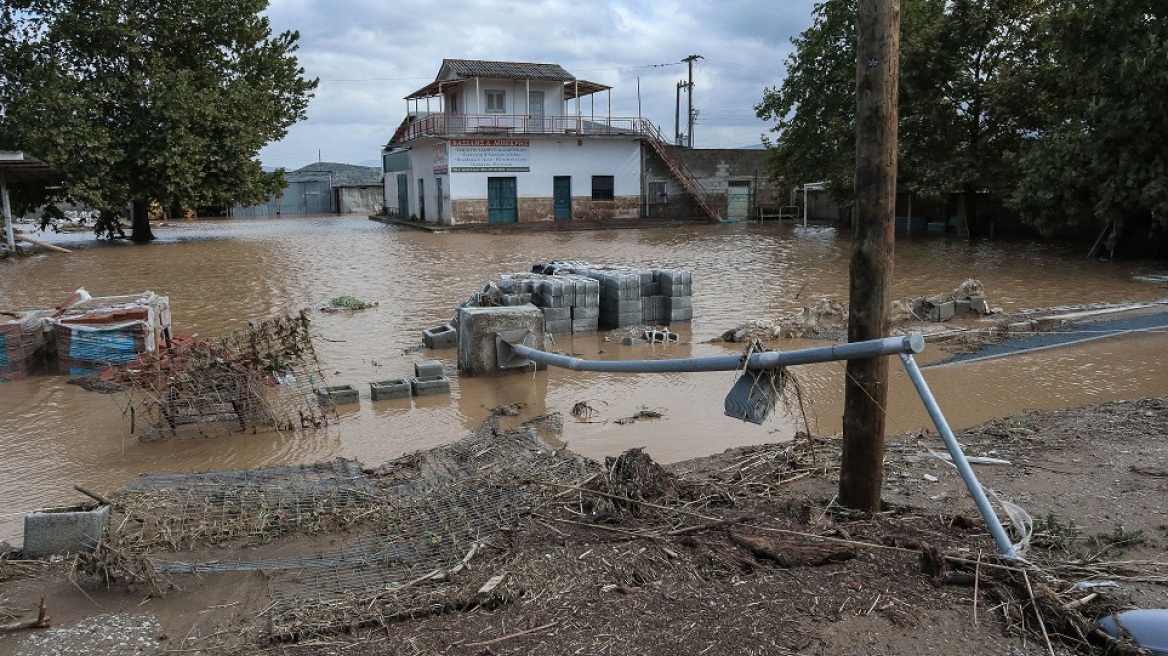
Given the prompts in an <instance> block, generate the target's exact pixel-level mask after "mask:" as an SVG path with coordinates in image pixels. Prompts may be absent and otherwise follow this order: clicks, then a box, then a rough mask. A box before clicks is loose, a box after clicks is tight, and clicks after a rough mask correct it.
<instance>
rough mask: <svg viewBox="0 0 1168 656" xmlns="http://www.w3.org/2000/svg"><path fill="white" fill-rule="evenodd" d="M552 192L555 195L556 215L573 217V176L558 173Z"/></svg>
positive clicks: (565, 217)
mask: <svg viewBox="0 0 1168 656" xmlns="http://www.w3.org/2000/svg"><path fill="white" fill-rule="evenodd" d="M552 194H553V195H554V197H555V217H556V218H557V219H570V218H572V176H569V175H557V176H556V177H555V178H553V179H552Z"/></svg>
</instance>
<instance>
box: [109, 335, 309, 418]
mask: <svg viewBox="0 0 1168 656" xmlns="http://www.w3.org/2000/svg"><path fill="white" fill-rule="evenodd" d="M107 376H108V377H110V378H111V379H112V380H113V382H118V383H121V384H122V385H123V388H124V390H125V395H126V401H125V411H126V414H127V415H128V416H129V418H130V424H131V427H130V431H131V432H132V433H138V434H140V435H141V436H143V437H145V438H147V439H150V438H161V437H168V436H173V435H177V434H179V433H180V432H187V431H193V432H196V433H198V434H201V435H208V434H223V433H234V432H244V431H253V432H254V431H259V430H268V429H275V430H289V431H300V430H303V429H306V428H317V427H320V426H322V425H324V424H325V423H327V420H328V412H329V410H328V408H326V407H322V406H321V404H320V403H319V402H318V401H317V398H316V393H315V392H316V389H317V387H319V386H320V385H322V384H323V381H324V374H323V372H322V371H321V364H320V362H319V360H318V359H317V357H316V351H315V349H314V348H313V345H312V334H311V332H310V329H309V320H308V318H307V316H305V315H304V314H303V313H302V314H300V315H299V316H296V317H291V316H281V317H275V318H272V319H267V320H264V321H258V322H249V326H248V327H247V328H245V329H242V330H239V331H236V332H233V333H230V334H228V335H226V336H224V337H221V338H217V339H195V338H185V339H180V338H176V339H175V340H173V343H172V345H171V346H170V348H166V349H160V350H158V351H156V352H151V353H145V354H143V355H142V356H141V357H140V358H139V359H137V360H135V361H133V362H131V363H129V364H128V365H127V366H125V367H122V368H118V369H115V370H112V371H111V372H109V373H108V374H107Z"/></svg>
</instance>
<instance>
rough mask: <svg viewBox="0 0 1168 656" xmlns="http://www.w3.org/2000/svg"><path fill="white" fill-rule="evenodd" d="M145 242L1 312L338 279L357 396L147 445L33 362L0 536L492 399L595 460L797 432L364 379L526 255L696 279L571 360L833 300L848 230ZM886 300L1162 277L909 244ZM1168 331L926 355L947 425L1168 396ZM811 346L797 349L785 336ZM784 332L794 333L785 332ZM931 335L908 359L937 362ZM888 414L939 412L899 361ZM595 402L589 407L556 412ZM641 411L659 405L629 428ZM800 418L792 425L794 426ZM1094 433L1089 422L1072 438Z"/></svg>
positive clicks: (344, 365)
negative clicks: (216, 432) (322, 417)
mask: <svg viewBox="0 0 1168 656" xmlns="http://www.w3.org/2000/svg"><path fill="white" fill-rule="evenodd" d="M156 234H157V235H158V236H159V241H158V242H156V243H154V244H152V245H149V246H134V245H130V244H123V243H116V244H109V243H100V242H96V241H95V240H93V239H92V237H91V236H90V235H88V234H83V235H78V236H68V235H51V236H49V237H46V240H48V241H51V242H53V243H57V244H60V245H63V246H68V247H70V248H76V249H78V250H77V252H76V253H74V254H72V255H60V254H53V255H41V256H35V257H30V258H21V259H19V260H7V261H0V309H29V308H48V307H52V306H55V305H57V304H59V303H61V302H62V301H63V300H64V299H65V298H67V297H68V296H69V294H70V293H72V292H73V291H74V290H76V289H78V288H80V287H84V288H85V289H87V290H88V291H89V292H90V293H92V294H93V295H94V296H99V295H113V294H123V293H130V292H139V291H144V290H153V291H155V292H157V293H159V294H164V295H167V296H169V297H170V304H171V308H172V313H173V326H174V330H175V331H176V332H180V333H188V334H190V333H198V334H199V335H202V336H215V335H221V334H224V333H227V332H230V331H232V330H235V329H237V328H239V327H241V326H243V325H244V322H245V320H246V319H248V318H264V317H269V316H272V315H274V314H278V313H285V312H291V313H295V312H296V311H298V310H299V309H301V308H304V307H308V306H312V305H314V304H318V303H321V302H323V301H327V300H328V299H330V298H333V297H336V296H341V295H351V296H355V297H357V298H360V299H363V300H367V301H377V302H379V304H380V305H379V306H378V307H377V308H374V309H370V310H365V311H361V312H355V313H337V314H324V313H319V312H314V313H312V314H311V315H310V316H311V318H312V320H313V327H314V330H315V331H316V332H317V334H318V336H319V338H320V339H318V341H317V352H318V355H319V356H320V357H321V359H322V360H323V362H324V367H325V371H326V372H327V373H328V374H330V380H329V383H330V384H345V383H347V384H352V385H353V386H355V387H357V388H358V389H360V390H361V391H362V400H361V403H360V405H359V406H343V407H342V408H341V409H340V410H341V412H340V418H339V421H337V422H335V423H333V424H332V425H330V426H329V427H328V428H327V429H322V430H318V431H314V432H308V433H306V434H304V435H302V436H294V435H291V434H278V433H263V434H250V433H249V434H242V435H231V436H223V437H208V438H183V439H174V440H163V441H158V442H142V441H139V440H138V439H137V438H136V437H135V436H132V435H130V434H129V431H130V426H129V421H128V420H127V419H126V418H124V417H123V414H122V408H121V406H120V405H119V402H120V401H122V400H123V399H122V397H120V396H119V395H101V394H97V393H93V392H88V391H86V390H83V389H81V388H79V387H77V386H74V385H69V384H66V382H65V377H63V376H55V375H54V376H48V375H39V376H35V377H33V378H30V379H29V380H25V381H18V382H12V383H0V454H2V456H0V539H7V540H9V541H12V542H15V543H18V542H19V541H20V533H21V530H22V529H21V527H22V521H23V519H22V516H23V513H25V512H27V511H29V510H33V509H36V508H40V507H44V506H46V505H54V504H60V503H66V502H72V501H75V500H77V499H78V495H77V494H76V493H74V492H73V491H72V487H73V485H75V484H79V485H83V486H86V487H88V488H90V489H94V490H98V491H101V492H106V491H109V490H112V489H114V488H116V487H118V486H120V485H122V484H124V483H125V482H127V481H129V480H130V479H131V478H133V477H134V476H136V475H138V474H140V473H145V472H187V471H206V470H218V469H230V468H244V467H255V466H263V465H275V464H286V463H297V462H312V461H318V460H326V459H330V458H335V457H350V458H357V459H359V460H361V461H363V462H365V463H378V462H381V461H383V460H386V459H389V458H393V457H396V456H399V455H401V454H402V453H404V452H408V451H413V450H416V449H423V448H428V447H432V446H435V445H438V444H442V443H445V442H449V441H451V440H454V439H457V438H459V437H461V436H463V435H465V434H466V433H467V432H468V431H470V430H471V429H473V428H475V427H476V426H478V425H479V424H480V423H481V422H482V421H483V419H485V418H486V417H487V416H488V415H489V414H490V409H491V408H493V407H495V406H498V405H503V404H511V403H520V404H522V405H523V410H522V414H521V416H520V417H518V418H516V419H515V420H516V421H522V420H525V419H528V418H530V417H533V416H536V415H539V414H542V413H545V412H552V411H554V412H560V413H562V414H563V415H564V416H565V424H566V426H565V430H564V438H565V439H566V441H567V442H568V443H569V445H570V447H571V448H572V449H573V450H575V451H577V452H580V453H583V454H585V455H588V456H591V457H596V458H603V457H604V456H606V455H616V454H618V453H620V452H621V451H623V450H625V449H627V448H630V447H636V446H644V447H647V450H648V452H649V453H650V454H651V455H652V456H653V457H654V458H656V459H658V460H660V461H666V462H669V461H676V460H681V459H685V458H690V457H696V456H701V455H707V454H711V453H715V452H719V451H722V450H724V449H726V448H729V447H733V446H739V445H744V444H755V443H761V442H767V441H774V440H780V439H787V438H789V437H790V436H791V435H792V433H793V432H794V431H795V430H796V422H795V421H794V420H793V419H791V418H787V417H783V416H777V417H776V418H774V419H772V420H771V421H769V422H767V423H766V424H764V425H762V426H755V425H753V424H745V423H742V422H738V421H735V420H732V419H729V418H727V417H725V416H723V414H722V400H723V397H724V396H725V394H726V392H727V391H728V390H729V389H730V386H731V385H732V384H733V382H734V378H735V376H734V374H732V373H704V374H673V375H629V374H623V375H622V374H597V373H583V372H572V371H565V370H556V369H553V370H551V371H547V372H540V373H537V374H527V375H516V376H511V377H503V378H489V379H472V378H462V377H459V378H457V379H455V380H454V384H453V393H452V396H451V397H423V398H418V399H413V400H403V401H378V402H372V401H370V399H369V386H368V383H369V381H373V380H384V379H389V378H399V377H406V376H409V375H411V374H412V363H413V362H415V361H417V360H422V359H430V358H434V357H437V358H439V359H441V360H442V361H443V362H444V363H445V364H446V365H447V367H448V369H453V368H454V367H455V365H456V358H457V356H456V353H455V351H453V350H443V351H435V352H428V351H421V352H411V350H412V348H413V347H415V346H417V345H419V344H420V341H421V337H420V332H421V330H422V329H424V328H429V327H433V326H437V325H440V324H443V323H445V322H447V321H449V320H450V318H451V316H452V315H453V313H454V307H455V305H456V304H457V303H458V302H459V301H460V300H462V299H463V298H465V297H466V296H468V295H469V294H470V293H471V292H473V291H476V290H477V289H480V288H481V287H482V285H483V284H484V283H485V282H486V281H488V280H490V279H493V278H495V277H496V276H497V275H498V274H499V273H505V272H513V271H526V270H529V269H530V267H531V265H532V264H533V263H536V262H547V261H551V260H557V259H561V260H587V261H590V262H593V263H619V264H628V265H634V266H638V267H680V268H688V269H692V270H693V273H694V285H693V287H694V321H693V323H692V324H690V325H688V326H684V325H683V326H682V327H680V328H679V331H680V332H681V333H682V343H681V344H675V345H669V346H664V345H643V346H633V347H629V346H621V345H620V344H619V343H618V342H605V341H604V340H603V335H602V334H595V335H592V334H588V335H578V336H575V337H571V336H567V337H560V338H557V345H556V350H560V351H565V352H569V353H572V354H575V355H578V356H580V357H584V358H608V359H612V358H623V359H637V358H653V357H687V356H705V355H724V354H730V353H735V352H737V351H738V350H739V347H740V346H741V345H732V344H731V345H721V344H708V343H706V342H707V341H708V340H710V339H711V338H714V337H716V336H718V335H720V334H721V333H722V332H724V331H725V330H727V329H729V328H732V327H735V326H737V325H739V324H741V323H743V322H745V321H748V320H751V319H777V318H779V317H781V316H783V315H786V314H789V313H790V312H792V311H794V310H796V309H797V308H799V307H801V306H804V305H808V304H810V303H812V302H814V300H815V299H817V298H819V297H828V298H832V299H836V300H840V301H846V298H847V288H848V280H847V278H848V261H849V258H850V243H849V242H848V241H847V240H846V239H845V238H841V237H839V236H837V235H836V234H835V232H834V231H831V230H827V229H808V230H803V229H798V228H794V227H793V226H791V225H789V224H788V225H780V224H778V223H771V224H766V225H761V226H760V225H757V224H737V225H722V226H718V225H704V224H702V225H694V226H693V227H688V228H683V229H676V228H672V229H661V228H656V229H652V228H651V229H643V230H615V231H608V232H603V231H582V232H555V233H551V232H543V233H534V234H518V233H516V234H501V235H489V234H430V233H425V232H418V231H411V230H405V229H401V228H396V227H392V226H386V225H382V224H379V223H375V222H373V221H369V220H368V219H366V218H364V217H344V218H338V217H325V218H305V219H276V220H272V219H267V220H234V221H201V222H197V223H180V224H173V225H170V226H167V227H161V228H158V229H156ZM898 239H899V241H898V242H897V245H896V260H895V282H894V285H893V295H894V297H896V298H902V297H909V296H922V295H928V294H934V293H940V292H946V291H951V290H952V289H953V288H954V287H956V286H957V285H958V284H959V283H961V282H962V281H963V280H965V279H966V278H970V277H974V278H978V279H979V280H981V281H982V283H983V284H984V286H985V290H986V295H987V298H988V300H989V302H990V304H991V305H992V306H996V307H1001V308H1003V309H1005V310H1006V311H1012V310H1019V309H1024V308H1033V307H1045V306H1053V305H1061V304H1078V303H1088V302H1095V301H1101V302H1119V301H1147V300H1153V299H1158V298H1162V297H1164V296H1166V295H1168V290H1165V289H1164V286H1163V285H1162V284H1161V285H1156V284H1149V283H1145V282H1136V281H1133V279H1132V277H1133V275H1139V274H1141V273H1148V272H1149V271H1148V270H1147V269H1145V268H1143V267H1142V265H1140V264H1138V263H1110V262H1103V263H1100V262H1089V261H1088V260H1087V259H1086V257H1084V255H1083V252H1082V249H1078V250H1073V251H1072V250H1065V249H1063V248H1061V247H1058V246H1052V245H1038V244H1030V243H990V242H980V243H972V244H970V243H967V242H965V241H964V240H960V239H945V238H939V237H929V238H916V239H900V238H898ZM1165 340H1166V337H1165V335H1163V334H1137V335H1132V336H1128V337H1122V338H1116V339H1107V340H1099V341H1096V342H1091V343H1088V344H1085V345H1080V346H1074V347H1069V348H1065V349H1054V350H1050V351H1043V352H1038V353H1033V354H1027V355H1020V356H1015V357H1011V358H1003V359H998V360H991V361H984V362H977V363H970V364H965V365H959V366H951V367H944V368H940V369H936V370H926V371H925V376H926V378H927V379H928V381H929V383H930V385H931V386H932V388H933V391H934V393H935V395H936V397H937V400H938V402H939V403H940V405H941V407H942V409H943V410H944V411H945V413H946V415H947V417H948V418H949V421H950V422H951V423H952V424H953V426H954V427H955V428H960V427H965V426H969V425H973V424H977V423H980V422H982V421H985V420H987V419H990V418H993V417H998V416H1002V415H1006V414H1010V413H1014V412H1018V411H1020V410H1026V409H1050V408H1058V407H1067V406H1073V405H1079V404H1082V403H1091V402H1098V401H1105V400H1112V399H1124V398H1135V397H1141V396H1149V395H1163V394H1168V377H1165V376H1164V375H1163V371H1164V370H1165V369H1166V368H1168V349H1166V348H1165ZM809 345H812V344H811V343H807V342H802V343H792V344H791V345H790V347H791V348H796V347H799V346H809ZM784 348H786V346H785V345H784ZM942 355H943V353H942V352H941V351H940V350H939V349H938V348H936V347H934V346H929V347H928V348H927V349H926V352H925V353H924V354H922V355H921V356H919V357H918V361H920V362H921V363H922V364H924V363H927V362H930V361H935V360H937V359H940V357H941V356H942ZM891 370H892V371H893V372H894V375H893V378H894V380H893V387H892V388H891V391H890V394H889V397H890V398H889V403H890V408H889V411H890V414H889V420H888V430H889V432H891V433H897V432H901V431H907V430H919V429H922V428H926V427H930V423H929V420H928V416H927V414H926V413H925V411H924V409H923V408H922V407H921V404H920V402H919V400H918V399H917V398H916V396H915V394H914V393H913V391H912V389H911V385H910V384H909V383H908V380H907V376H906V375H905V374H904V372H903V370H901V369H900V366H899V363H897V362H895V361H894V362H893V363H892V364H891ZM797 373H798V374H799V375H800V379H801V380H802V383H803V385H804V387H805V389H806V391H807V396H808V398H809V400H810V402H811V405H810V406H809V407H808V412H809V421H810V423H811V428H812V430H813V431H815V432H818V433H821V434H834V433H837V432H839V430H840V423H841V422H840V414H841V412H842V410H841V408H842V389H843V365H842V364H840V363H833V364H828V365H816V366H810V367H801V368H799V371H798V372H797ZM578 401H588V402H589V404H590V405H592V406H593V407H594V408H596V410H598V414H597V416H596V417H594V418H593V420H592V422H591V423H581V422H578V421H576V420H574V419H573V418H572V417H571V415H570V414H569V411H570V409H571V408H572V406H573V404H575V403H576V402H578ZM641 406H645V407H648V408H654V409H659V410H662V411H663V412H664V418H663V419H660V420H656V421H642V422H637V423H635V424H630V425H620V424H617V423H615V421H614V420H616V419H620V418H622V417H628V416H630V415H633V414H635V413H636V412H637V410H638V408H640V407H641ZM801 422H802V419H801V418H800V419H799V424H800V427H801ZM1084 437H1085V439H1086V438H1087V437H1088V436H1084Z"/></svg>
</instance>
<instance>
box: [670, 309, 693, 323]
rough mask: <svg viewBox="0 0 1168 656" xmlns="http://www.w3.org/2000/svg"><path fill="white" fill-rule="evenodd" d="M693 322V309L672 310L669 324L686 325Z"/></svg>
mask: <svg viewBox="0 0 1168 656" xmlns="http://www.w3.org/2000/svg"><path fill="white" fill-rule="evenodd" d="M689 321H693V308H677V309H675V310H670V312H669V323H686V322H689Z"/></svg>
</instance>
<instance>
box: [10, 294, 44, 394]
mask: <svg viewBox="0 0 1168 656" xmlns="http://www.w3.org/2000/svg"><path fill="white" fill-rule="evenodd" d="M49 314H50V313H49V312H47V311H44V310H34V311H31V312H0V382H3V381H10V380H22V379H24V378H26V377H28V375H29V374H31V373H33V372H35V371H36V370H38V369H40V368H41V366H42V365H44V363H45V361H46V360H47V358H48V356H49V341H48V335H46V334H45V320H46V319H47V318H48V316H49Z"/></svg>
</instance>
